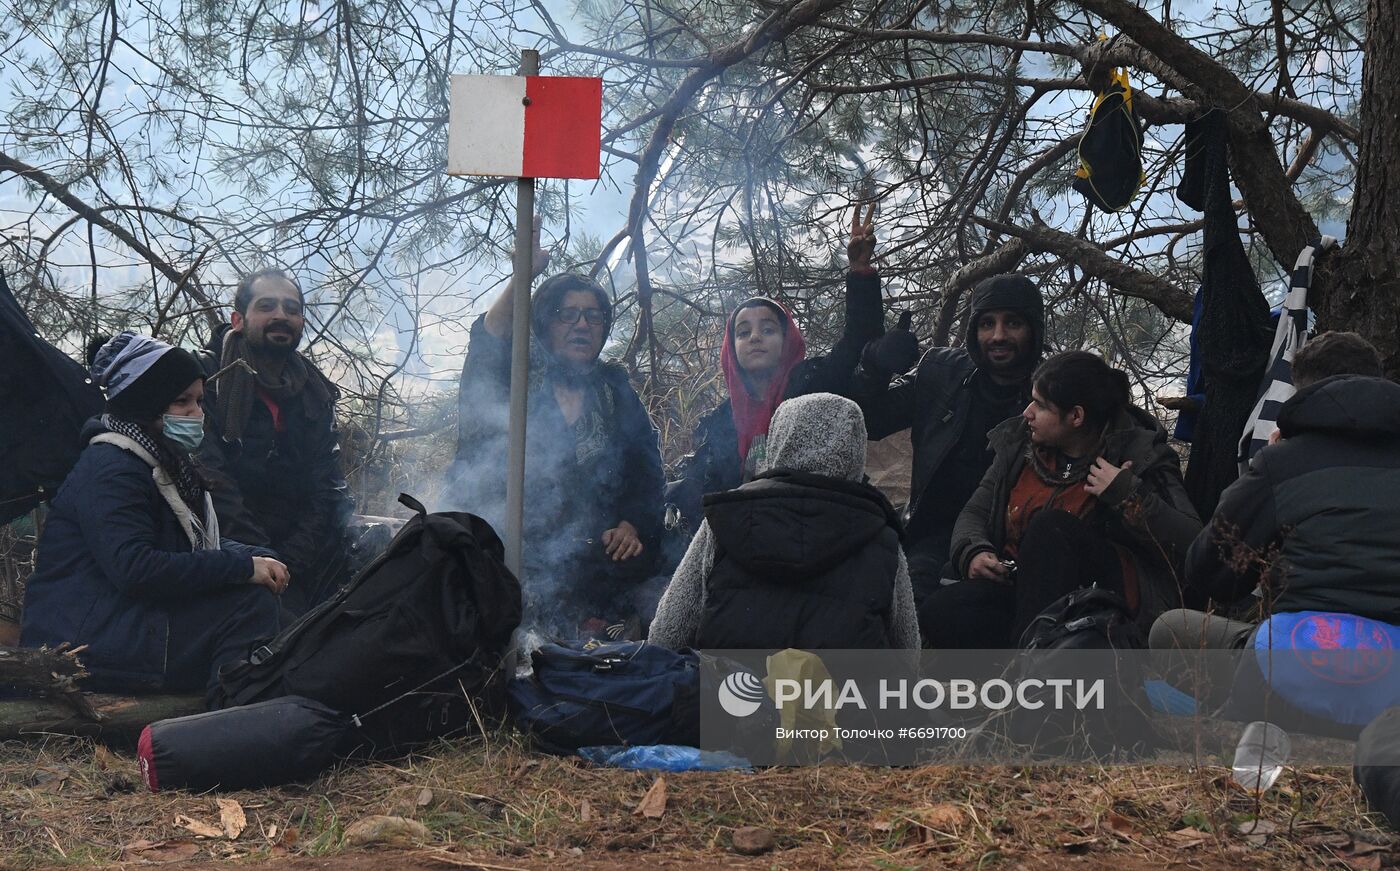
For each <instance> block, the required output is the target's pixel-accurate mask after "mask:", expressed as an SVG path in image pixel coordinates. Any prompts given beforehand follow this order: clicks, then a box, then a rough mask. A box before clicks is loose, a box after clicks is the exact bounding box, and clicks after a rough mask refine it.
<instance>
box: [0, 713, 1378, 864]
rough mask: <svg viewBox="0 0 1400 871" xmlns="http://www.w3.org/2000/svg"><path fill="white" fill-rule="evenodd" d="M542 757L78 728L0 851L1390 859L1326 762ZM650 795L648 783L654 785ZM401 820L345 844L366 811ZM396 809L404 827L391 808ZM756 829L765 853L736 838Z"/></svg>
mask: <svg viewBox="0 0 1400 871" xmlns="http://www.w3.org/2000/svg"><path fill="white" fill-rule="evenodd" d="M662 779H663V780H664V783H663V784H661V785H658V784H657V780H658V776H657V775H656V774H654V773H649V772H634V771H619V770H613V769H599V768H593V767H591V766H589V765H588V764H587V763H584V762H582V761H581V760H575V759H566V758H555V757H548V756H542V755H540V754H537V753H534V752H531V751H530V750H529V748H527V747H526V746H524V745H523V744H522V743H521V741H520V740H519V739H518V738H516V737H514V736H512V735H509V734H506V733H502V734H499V735H493V736H491V737H489V738H487V739H482V738H476V739H471V740H463V741H459V742H452V743H441V744H438V745H435V746H433V747H431V748H428V749H427V750H426V751H425V752H422V753H420V754H417V755H415V756H413V757H410V758H408V759H404V760H399V761H396V762H393V763H385V762H377V763H369V764H359V765H346V766H344V767H342V768H341V769H339V770H336V771H333V772H330V773H328V774H326V775H324V776H322V777H320V778H318V779H317V780H315V781H313V782H311V783H307V784H302V785H296V786H288V787H282V788H278V789H268V790H261V791H245V792H234V793H227V794H219V795H192V794H189V793H184V792H161V793H156V794H152V793H149V792H147V791H146V790H145V787H144V786H143V785H141V784H140V782H139V780H138V777H137V771H136V765H135V761H134V758H133V757H132V755H131V754H130V753H129V752H126V751H114V750H111V749H108V748H106V747H104V746H101V745H97V744H93V743H92V742H90V741H85V740H78V739H58V738H54V739H50V740H48V741H46V742H43V743H37V744H36V743H27V744H19V743H11V744H6V745H3V746H0V868H5V869H11V868H13V869H32V868H50V867H73V866H89V867H91V866H118V867H131V868H136V867H143V866H154V865H162V866H165V867H180V868H185V867H188V868H199V869H213V868H216V867H217V868H221V869H227V868H230V867H232V866H235V865H236V866H237V867H240V868H249V869H269V871H311V869H323V868H324V869H332V871H383V869H388V868H393V869H411V871H417V869H435V871H440V869H448V868H453V867H461V868H477V869H481V871H505V869H535V868H560V867H568V868H576V869H583V871H594V869H603V868H608V869H629V868H658V867H661V868H675V869H681V868H686V869H701V871H710V869H721V868H742V869H760V868H761V869H804V871H805V869H844V868H878V869H912V868H955V869H969V871H971V869H977V871H983V869H1008V871H1009V869H1027V871H1041V869H1052V868H1053V869H1060V868H1071V869H1086V871H1089V869H1093V871H1098V869H1105V871H1108V869H1112V871H1138V869H1149V868H1151V869H1161V868H1181V869H1212V871H1213V869H1226V868H1229V869H1235V868H1243V867H1249V868H1287V869H1295V868H1297V869H1301V868H1322V867H1334V868H1354V869H1380V868H1382V867H1391V866H1396V865H1400V839H1397V838H1396V837H1395V836H1394V834H1393V833H1391V832H1389V830H1387V829H1386V828H1385V827H1384V824H1383V823H1382V822H1380V821H1379V820H1378V818H1375V817H1373V816H1371V815H1369V814H1367V813H1366V812H1365V808H1364V804H1363V803H1362V800H1361V796H1360V793H1359V792H1358V791H1357V789H1356V788H1355V786H1354V785H1352V783H1351V780H1350V772H1349V771H1347V770H1346V769H1335V768H1315V769H1303V770H1291V771H1289V772H1288V773H1286V774H1285V775H1284V777H1283V778H1282V779H1281V780H1280V782H1279V783H1278V785H1276V786H1275V787H1274V788H1273V789H1272V790H1271V791H1269V792H1268V793H1266V794H1265V795H1264V796H1263V797H1262V798H1261V799H1258V800H1256V799H1255V797H1253V796H1251V795H1248V794H1246V793H1244V792H1243V791H1241V790H1240V789H1239V787H1237V786H1235V785H1233V784H1232V783H1231V782H1230V780H1229V777H1228V775H1227V772H1226V771H1224V770H1222V769H1218V768H1196V769H1190V768H1172V767H1166V766H1133V767H1128V766H1121V767H1077V768H1073V767H1049V766H1045V767H1027V768H1011V767H999V768H970V767H955V766H926V767H922V768H911V769H890V768H859V767H834V766H833V767H821V768H804V769H771V770H766V771H757V772H715V773H705V772H691V773H677V774H666V775H664V776H663V778H662ZM662 793H664V798H663V797H661V794H662ZM373 815H387V816H393V817H398V818H401V819H400V820H399V821H397V822H396V823H394V825H396V826H398V828H399V830H400V832H401V835H400V837H399V838H398V839H397V840H395V839H392V838H390V839H388V840H387V841H386V840H379V841H375V840H374V839H371V843H368V844H364V843H359V842H358V841H359V839H360V834H359V831H360V829H362V828H363V827H364V826H365V825H366V823H365V819H366V818H367V817H370V816H373ZM405 821H408V822H405ZM743 827H759V828H763V829H767V830H768V831H770V832H771V833H772V839H773V842H774V843H773V848H772V849H771V851H769V852H766V853H763V854H762V855H758V856H744V855H739V854H738V853H736V852H735V849H734V842H735V839H736V834H735V833H736V831H738V830H739V829H741V828H743Z"/></svg>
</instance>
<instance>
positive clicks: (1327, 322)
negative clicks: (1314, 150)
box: [1312, 0, 1400, 379]
mask: <svg viewBox="0 0 1400 871" xmlns="http://www.w3.org/2000/svg"><path fill="white" fill-rule="evenodd" d="M1397 81H1400V6H1397V3H1396V0H1370V2H1369V3H1368V4H1367V9H1366V59H1365V62H1364V64H1363V66H1362V70H1361V141H1360V154H1359V155H1358V161H1357V168H1356V184H1355V187H1354V195H1353V200H1352V211H1351V219H1350V221H1349V222H1348V223H1347V237H1346V238H1345V239H1344V240H1342V242H1343V244H1344V248H1343V251H1342V253H1341V255H1340V256H1339V257H1337V258H1335V260H1334V261H1333V262H1331V263H1324V266H1323V268H1321V269H1319V270H1318V272H1317V274H1316V275H1315V277H1314V288H1315V290H1314V293H1313V299H1312V304H1313V308H1314V309H1315V310H1316V312H1317V328H1318V330H1319V331H1321V330H1351V331H1353V332H1357V333H1360V334H1361V335H1362V336H1364V337H1366V339H1367V340H1368V341H1370V342H1371V343H1372V344H1374V345H1375V346H1376V347H1377V348H1379V349H1380V351H1381V357H1382V358H1383V359H1384V360H1385V368H1386V373H1387V374H1388V375H1389V376H1390V377H1391V378H1392V379H1400V170H1397V168H1396V167H1397V166H1400V88H1397V87H1396V84H1395V83H1396V82H1397Z"/></svg>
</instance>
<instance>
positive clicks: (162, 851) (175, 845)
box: [122, 840, 199, 864]
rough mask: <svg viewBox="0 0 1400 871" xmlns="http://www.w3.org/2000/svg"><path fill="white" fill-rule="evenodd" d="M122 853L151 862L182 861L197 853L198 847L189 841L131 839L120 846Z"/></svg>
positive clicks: (131, 857) (141, 860)
mask: <svg viewBox="0 0 1400 871" xmlns="http://www.w3.org/2000/svg"><path fill="white" fill-rule="evenodd" d="M122 854H123V855H124V856H126V857H128V858H130V859H135V860H137V861H140V862H150V863H152V864H163V863H165V862H182V861H184V860H186V859H192V858H194V857H195V856H197V855H199V847H198V846H197V845H196V844H194V843H192V842H190V841H146V840H141V841H132V842H131V843H130V844H127V845H126V846H125V847H122Z"/></svg>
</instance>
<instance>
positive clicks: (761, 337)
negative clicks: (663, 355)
mask: <svg viewBox="0 0 1400 871" xmlns="http://www.w3.org/2000/svg"><path fill="white" fill-rule="evenodd" d="M874 212H875V207H874V206H873V205H872V206H871V207H870V211H869V212H867V214H866V216H865V220H864V221H861V218H860V207H859V206H857V207H856V213H855V215H854V216H853V217H852V219H851V240H850V242H849V243H847V246H846V254H847V257H848V258H849V260H850V270H849V271H848V272H847V273H846V323H845V328H844V329H843V330H842V333H841V339H840V340H839V341H838V342H837V343H836V346H835V347H833V348H832V349H831V353H830V354H827V355H824V356H819V357H813V358H811V359H806V355H807V343H806V340H805V339H803V337H802V331H801V330H800V329H799V328H798V326H797V323H796V321H794V320H793V318H792V315H791V314H790V313H789V312H788V310H787V309H786V308H785V307H784V306H783V305H782V304H781V303H778V302H776V301H775V300H772V299H769V298H767V297H761V296H756V297H753V298H751V299H747V300H744V301H743V302H742V303H740V304H739V306H738V307H737V308H735V309H734V311H733V312H732V313H731V314H730V316H729V321H728V323H727V324H726V327H725V333H724V346H723V349H722V350H721V352H720V364H721V367H722V368H723V370H724V382H725V387H726V388H728V391H729V398H728V399H726V400H725V401H724V402H722V403H720V405H719V406H718V407H717V408H715V409H714V410H713V411H711V412H710V413H709V414H707V415H705V416H704V417H703V418H701V419H700V423H699V425H698V426H697V427H696V429H695V434H694V436H693V437H692V439H691V444H692V445H693V446H694V453H692V454H690V455H689V456H687V457H686V458H685V459H684V460H682V461H681V464H680V467H679V469H678V471H679V473H680V474H679V480H676V481H674V482H672V483H671V484H670V485H669V486H668V488H667V501H669V502H671V503H672V504H674V505H675V506H676V507H677V508H678V509H679V510H680V512H681V516H682V518H683V520H684V523H685V525H686V526H687V527H689V528H691V529H694V528H695V527H696V526H697V525H698V524H699V521H700V516H701V500H702V497H703V496H704V495H705V494H706V493H717V492H720V491H723V490H732V489H734V488H736V487H738V486H739V485H740V484H742V483H744V482H745V481H748V480H749V479H751V478H752V477H753V475H754V472H755V469H757V468H758V466H759V462H760V460H762V458H763V454H764V450H765V447H766V444H767V440H768V424H769V421H771V420H772V418H773V411H774V409H776V408H777V407H778V404H779V403H781V402H782V401H783V400H784V399H791V398H792V397H794V396H803V395H805V394H808V393H819V392H820V393H836V394H840V395H844V396H850V395H851V393H852V392H853V388H854V384H853V378H854V373H855V370H856V366H857V364H858V363H859V360H860V352H861V349H862V348H863V347H865V344H866V343H867V342H869V341H871V340H873V339H876V338H879V336H881V335H882V334H883V333H884V317H883V312H882V311H881V306H880V277H879V274H878V273H877V272H876V270H875V267H874V266H872V265H871V262H870V261H871V257H872V256H873V255H874V252H875V224H874V221H873V217H874Z"/></svg>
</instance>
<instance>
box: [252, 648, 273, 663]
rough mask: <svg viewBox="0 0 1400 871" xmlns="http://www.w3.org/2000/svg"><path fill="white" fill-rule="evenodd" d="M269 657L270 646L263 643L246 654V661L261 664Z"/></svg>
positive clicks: (270, 653)
mask: <svg viewBox="0 0 1400 871" xmlns="http://www.w3.org/2000/svg"><path fill="white" fill-rule="evenodd" d="M271 657H272V648H271V647H268V646H267V645H266V644H264V645H262V646H261V647H258V648H255V649H254V650H253V652H252V653H250V654H248V663H249V664H250V665H262V664H263V663H264V662H266V661H267V660H268V659H270V658H271Z"/></svg>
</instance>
